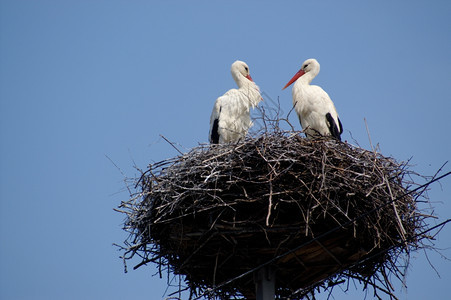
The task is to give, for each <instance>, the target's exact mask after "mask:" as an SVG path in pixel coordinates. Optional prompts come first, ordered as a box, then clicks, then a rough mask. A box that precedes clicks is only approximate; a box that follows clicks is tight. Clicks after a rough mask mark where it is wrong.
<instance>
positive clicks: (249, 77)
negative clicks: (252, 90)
mask: <svg viewBox="0 0 451 300" xmlns="http://www.w3.org/2000/svg"><path fill="white" fill-rule="evenodd" d="M246 78H247V79H249V80H250V81H252V82H254V81H253V80H252V77H251V75H250V74H248V75H247V76H246Z"/></svg>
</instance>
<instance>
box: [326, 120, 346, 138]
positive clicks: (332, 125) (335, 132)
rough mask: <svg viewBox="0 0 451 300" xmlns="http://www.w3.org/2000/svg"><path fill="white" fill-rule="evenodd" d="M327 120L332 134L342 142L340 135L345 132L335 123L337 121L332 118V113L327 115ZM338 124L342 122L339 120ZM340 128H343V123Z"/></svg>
mask: <svg viewBox="0 0 451 300" xmlns="http://www.w3.org/2000/svg"><path fill="white" fill-rule="evenodd" d="M326 120H327V122H328V124H329V132H330V134H331V135H332V136H333V137H334V138H336V139H337V140H339V141H341V137H340V134H341V132H343V130H338V127H337V123H335V120H334V118H332V115H331V114H330V113H327V114H326ZM338 122H340V120H338ZM340 127H341V122H340ZM340 129H341V128H340Z"/></svg>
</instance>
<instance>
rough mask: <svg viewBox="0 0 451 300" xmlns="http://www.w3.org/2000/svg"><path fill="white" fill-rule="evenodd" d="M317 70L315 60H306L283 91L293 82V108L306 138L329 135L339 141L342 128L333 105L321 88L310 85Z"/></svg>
mask: <svg viewBox="0 0 451 300" xmlns="http://www.w3.org/2000/svg"><path fill="white" fill-rule="evenodd" d="M319 69H320V66H319V63H318V61H317V60H316V59H314V58H311V59H307V60H306V61H304V63H303V64H302V68H301V69H300V70H299V71H298V72H297V73H296V74H295V75H294V76H293V78H291V80H290V81H289V82H288V83H287V84H286V85H285V87H284V88H283V90H284V89H286V88H287V87H288V86H290V85H291V84H292V83H293V82H295V83H294V85H293V90H292V93H293V106H294V109H295V110H296V113H297V114H298V117H299V122H300V123H301V126H302V128H303V129H304V132H305V135H306V136H307V138H310V137H313V136H315V135H316V136H317V135H331V136H333V137H334V138H336V139H338V140H339V141H341V137H340V135H341V134H342V133H343V126H342V125H341V121H340V118H339V117H338V114H337V110H336V109H335V106H334V103H333V102H332V100H331V99H330V97H329V95H328V94H327V93H326V92H325V91H324V90H323V89H322V88H321V87H319V86H317V85H310V83H311V82H312V80H313V78H315V77H316V75H318V73H319Z"/></svg>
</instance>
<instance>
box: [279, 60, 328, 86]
mask: <svg viewBox="0 0 451 300" xmlns="http://www.w3.org/2000/svg"><path fill="white" fill-rule="evenodd" d="M319 69H320V66H319V62H318V61H317V60H316V59H314V58H310V59H307V60H306V61H304V62H303V63H302V67H301V69H300V70H299V71H298V72H297V73H296V74H294V76H293V78H291V80H290V81H289V82H288V83H287V84H286V85H285V86H284V87H283V89H282V90H284V89H286V88H287V87H289V86H290V85H291V84H292V83H293V82H295V81H296V80H298V79H299V77H301V76H302V75H304V74H307V73H309V74H310V75H311V78H313V77H315V76H316V75H318V73H319Z"/></svg>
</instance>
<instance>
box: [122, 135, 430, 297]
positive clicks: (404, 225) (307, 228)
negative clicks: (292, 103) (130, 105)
mask: <svg viewBox="0 0 451 300" xmlns="http://www.w3.org/2000/svg"><path fill="white" fill-rule="evenodd" d="M413 175H414V173H413V172H412V171H410V170H408V168H407V166H406V164H404V163H398V162H396V161H395V160H394V159H392V158H387V157H384V156H382V155H381V154H378V153H375V152H371V151H367V150H364V149H361V148H358V147H354V146H352V145H350V144H348V143H342V142H338V141H335V140H332V139H328V138H320V139H315V140H306V139H304V138H301V137H300V136H299V135H298V134H295V133H294V132H292V131H290V132H284V131H281V130H276V131H274V132H271V133H264V134H262V135H261V136H259V137H257V138H249V139H247V140H245V141H243V142H240V143H237V144H230V145H215V146H210V145H201V146H199V147H197V148H194V149H193V150H191V151H190V152H189V153H186V154H184V155H181V156H178V157H176V158H173V159H169V160H167V161H163V162H159V163H156V164H153V165H150V166H149V168H148V170H146V171H145V172H143V173H142V176H141V177H140V178H139V179H138V180H137V182H136V184H137V189H138V191H137V193H136V194H134V195H132V197H131V198H130V199H129V200H128V201H124V202H122V204H121V205H120V207H119V210H118V211H120V212H122V213H125V214H126V221H125V225H124V227H125V228H124V229H125V230H127V231H128V232H129V233H130V236H129V239H128V240H127V241H126V245H125V246H124V247H123V249H124V256H123V258H124V261H127V260H129V259H131V258H133V257H134V256H139V257H140V258H141V262H140V263H139V264H138V265H137V266H136V267H139V266H142V265H143V264H146V263H149V262H152V263H155V264H157V265H159V267H160V270H161V269H162V268H166V269H167V270H168V272H173V273H174V274H181V275H185V276H186V284H187V285H188V287H189V289H190V291H191V297H193V298H194V297H197V296H198V295H205V296H206V297H207V298H211V299H240V297H241V298H242V297H245V298H247V299H253V298H254V297H255V293H254V283H253V277H252V271H253V270H254V269H256V268H258V267H260V266H262V265H265V264H271V265H272V267H273V268H275V270H276V274H277V275H276V276H277V277H276V278H277V295H278V298H280V299H282V298H286V297H290V298H291V299H301V298H302V297H304V296H306V295H308V294H311V293H312V292H314V291H317V290H318V289H319V288H321V287H322V288H324V289H327V288H328V287H333V286H335V285H336V284H340V283H344V282H345V281H346V280H353V279H358V280H361V281H362V282H364V283H365V284H366V286H372V287H374V292H375V293H377V292H383V293H386V294H388V295H389V296H390V297H395V296H394V294H393V288H392V285H391V283H390V282H389V279H388V278H389V277H390V276H389V274H394V275H395V276H397V277H400V278H402V276H403V274H402V271H401V270H402V269H401V268H399V266H398V264H399V261H400V260H402V258H405V257H408V255H409V253H410V252H411V251H412V250H416V249H418V248H419V247H421V245H422V242H421V241H422V240H423V239H428V238H429V236H428V235H427V234H425V233H423V234H420V233H422V232H424V231H425V228H426V222H425V219H427V218H428V217H430V216H429V215H426V214H423V213H420V212H419V211H418V209H417V202H416V201H417V199H418V198H419V197H422V193H423V192H424V190H425V189H421V190H419V189H414V187H415V186H416V184H415V183H414V182H412V181H411V176H413Z"/></svg>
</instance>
